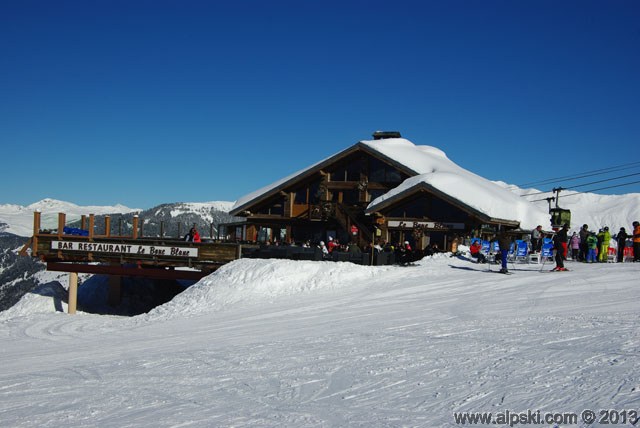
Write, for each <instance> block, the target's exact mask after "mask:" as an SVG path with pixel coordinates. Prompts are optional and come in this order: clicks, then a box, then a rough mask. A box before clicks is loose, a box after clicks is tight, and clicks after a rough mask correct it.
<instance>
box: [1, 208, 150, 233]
mask: <svg viewBox="0 0 640 428" xmlns="http://www.w3.org/2000/svg"><path fill="white" fill-rule="evenodd" d="M35 211H40V212H41V213H42V220H41V223H42V227H43V228H56V227H58V226H57V225H58V213H65V214H66V215H67V221H68V222H71V221H73V220H78V219H80V217H81V216H82V215H89V214H96V215H101V214H123V213H131V212H137V211H140V209H138V208H129V207H125V206H124V205H114V206H79V205H76V204H74V203H71V202H64V201H59V200H56V199H43V200H41V201H38V202H35V203H33V204H31V205H27V206H26V207H25V206H22V205H14V204H4V205H0V231H2V232H6V233H12V234H14V235H18V236H31V235H33V213H34V212H35ZM3 225H4V226H3Z"/></svg>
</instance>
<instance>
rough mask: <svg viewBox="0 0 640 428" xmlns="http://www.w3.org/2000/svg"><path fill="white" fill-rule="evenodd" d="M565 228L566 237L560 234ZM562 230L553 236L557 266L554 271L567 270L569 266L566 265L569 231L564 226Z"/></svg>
mask: <svg viewBox="0 0 640 428" xmlns="http://www.w3.org/2000/svg"><path fill="white" fill-rule="evenodd" d="M565 226H566V225H565ZM563 230H564V231H565V232H564V237H563V236H561V235H560V232H562V231H563ZM560 232H558V233H556V234H555V235H554V236H553V250H554V251H555V260H556V267H554V268H553V269H552V271H555V272H559V271H565V270H567V268H565V267H564V250H565V248H566V245H567V241H566V237H567V232H566V230H565V228H564V227H563V228H562V230H561V231H560ZM563 239H565V241H563Z"/></svg>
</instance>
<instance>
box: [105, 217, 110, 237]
mask: <svg viewBox="0 0 640 428" xmlns="http://www.w3.org/2000/svg"><path fill="white" fill-rule="evenodd" d="M104 236H106V237H107V238H109V237H111V216H108V215H106V216H104Z"/></svg>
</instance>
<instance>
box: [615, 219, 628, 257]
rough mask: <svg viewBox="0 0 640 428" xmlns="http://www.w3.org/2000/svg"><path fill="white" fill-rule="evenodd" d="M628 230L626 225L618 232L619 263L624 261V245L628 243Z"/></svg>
mask: <svg viewBox="0 0 640 428" xmlns="http://www.w3.org/2000/svg"><path fill="white" fill-rule="evenodd" d="M628 237H629V235H627V231H626V230H625V228H624V227H621V228H620V231H619V232H618V236H616V241H617V242H618V263H622V262H623V261H624V247H625V246H626V245H627V238H628Z"/></svg>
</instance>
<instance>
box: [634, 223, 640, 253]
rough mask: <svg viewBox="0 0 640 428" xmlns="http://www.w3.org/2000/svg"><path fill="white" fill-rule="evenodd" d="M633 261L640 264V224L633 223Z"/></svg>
mask: <svg viewBox="0 0 640 428" xmlns="http://www.w3.org/2000/svg"><path fill="white" fill-rule="evenodd" d="M633 261H634V262H640V223H638V222H637V221H634V222H633Z"/></svg>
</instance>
